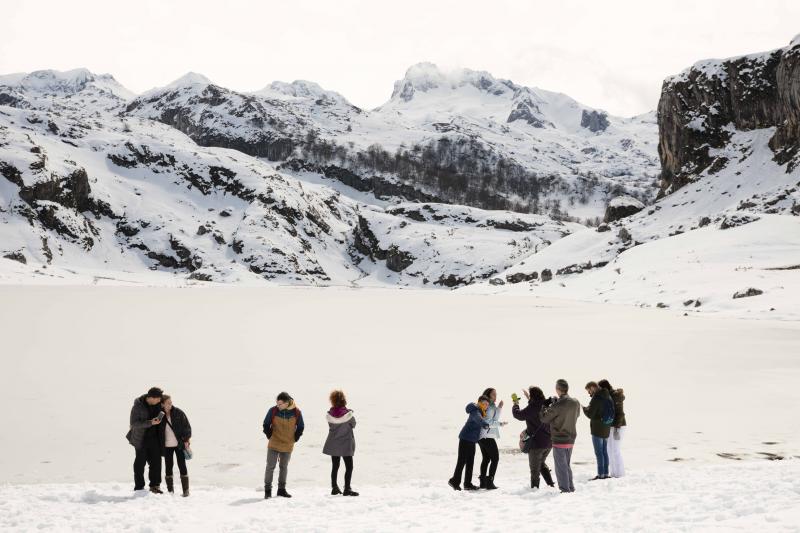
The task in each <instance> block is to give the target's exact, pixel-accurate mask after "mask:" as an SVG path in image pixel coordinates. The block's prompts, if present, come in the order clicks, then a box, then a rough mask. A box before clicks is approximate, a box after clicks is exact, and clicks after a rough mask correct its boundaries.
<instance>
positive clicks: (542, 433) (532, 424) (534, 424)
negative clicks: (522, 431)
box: [511, 387, 555, 489]
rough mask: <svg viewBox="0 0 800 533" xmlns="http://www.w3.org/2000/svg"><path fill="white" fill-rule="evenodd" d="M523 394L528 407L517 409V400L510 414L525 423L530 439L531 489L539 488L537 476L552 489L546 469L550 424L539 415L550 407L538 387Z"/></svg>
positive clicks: (551, 482)
mask: <svg viewBox="0 0 800 533" xmlns="http://www.w3.org/2000/svg"><path fill="white" fill-rule="evenodd" d="M522 392H523V394H525V397H526V398H527V399H528V405H527V407H525V408H524V409H520V407H519V399H517V401H515V402H514V406H513V407H512V408H511V414H512V415H514V418H516V419H517V420H524V421H525V428H526V431H527V433H528V438H529V439H531V446H530V451H529V452H528V465H529V466H530V469H531V488H532V489H538V488H539V475H540V473H541V476H542V477H543V478H544V482H545V483H547V485H548V486H549V487H554V486H555V484H554V483H553V476H552V475H551V473H550V469H549V468H548V467H547V463H546V462H545V461H546V460H547V456H548V455H550V450H551V449H552V447H553V444H552V442H551V440H550V424H545V423H544V422H542V419H541V414H542V409H544V407H545V405H550V403H551V402H548V401H547V400H546V399H545V397H544V392H542V389H540V388H539V387H530V388H529V389H528V390H523V391H522Z"/></svg>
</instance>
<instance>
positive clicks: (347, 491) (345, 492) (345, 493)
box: [344, 487, 358, 496]
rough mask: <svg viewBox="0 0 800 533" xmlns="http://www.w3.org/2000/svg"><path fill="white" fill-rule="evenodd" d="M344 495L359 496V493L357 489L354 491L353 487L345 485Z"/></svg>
mask: <svg viewBox="0 0 800 533" xmlns="http://www.w3.org/2000/svg"><path fill="white" fill-rule="evenodd" d="M344 495H345V496H358V493H357V492H356V491H354V490H353V489H351V488H350V487H345V488H344Z"/></svg>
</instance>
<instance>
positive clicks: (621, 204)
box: [603, 195, 644, 223]
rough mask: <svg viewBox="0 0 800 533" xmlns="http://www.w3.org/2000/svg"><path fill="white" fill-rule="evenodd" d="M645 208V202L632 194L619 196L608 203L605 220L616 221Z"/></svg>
mask: <svg viewBox="0 0 800 533" xmlns="http://www.w3.org/2000/svg"><path fill="white" fill-rule="evenodd" d="M642 209H644V204H643V203H642V202H640V201H639V200H637V199H636V198H633V197H631V196H626V195H623V196H617V197H616V198H614V199H613V200H611V201H610V202H609V203H608V207H607V208H606V214H605V216H604V217H603V222H606V223H608V222H614V221H617V220H619V219H621V218H625V217H629V216H631V215H635V214H636V213H638V212H639V211H641V210H642Z"/></svg>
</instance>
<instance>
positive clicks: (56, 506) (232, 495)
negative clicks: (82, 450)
mask: <svg viewBox="0 0 800 533" xmlns="http://www.w3.org/2000/svg"><path fill="white" fill-rule="evenodd" d="M518 466H520V467H521V466H522V465H521V464H520V465H518ZM578 471H579V472H582V469H579V470H578ZM519 474H520V468H518V469H517V470H516V472H514V473H513V474H510V475H509V476H507V478H506V482H505V485H504V486H503V487H501V489H500V490H497V491H494V492H492V493H486V492H481V493H478V494H470V493H465V492H458V493H457V492H453V491H452V490H451V489H450V488H449V487H446V486H443V485H442V483H438V482H435V481H420V480H413V481H409V480H407V479H405V478H403V479H399V480H398V479H392V480H387V481H386V482H385V483H381V484H380V485H376V486H371V487H369V489H368V490H366V491H364V490H362V495H361V496H360V497H358V498H342V497H340V496H330V495H326V493H325V491H324V490H321V489H316V488H310V487H303V488H299V489H297V490H294V491H293V492H294V493H293V496H294V497H293V498H292V499H291V500H288V501H287V500H283V499H277V500H271V501H268V502H265V501H264V500H263V499H262V495H261V494H260V493H258V492H256V491H255V490H253V489H248V488H241V487H238V488H228V487H225V488H220V487H210V486H204V487H201V488H198V489H195V490H194V491H193V493H192V496H191V497H190V498H189V499H183V498H180V497H177V496H176V497H168V496H154V495H134V494H133V493H132V492H131V491H130V487H128V486H127V485H125V484H120V483H101V484H89V483H82V484H74V485H12V486H4V487H0V517H1V518H0V528H8V529H9V530H21V531H24V530H31V531H34V530H35V531H41V530H44V531H70V530H72V531H143V532H150V531H153V532H157V531H186V532H196V531H512V530H519V531H540V530H541V531H545V530H550V531H566V532H571V531H598V530H604V531H645V532H654V531H718V532H719V531H742V532H754V531H770V532H784V531H785V532H791V531H798V530H800V526H798V521H800V508H799V507H800V505H798V503H797V502H798V496H800V461H797V460H795V461H783V462H777V461H776V462H769V463H767V462H763V461H762V462H759V463H755V462H749V463H736V464H735V465H733V466H730V465H728V466H725V465H714V466H707V465H704V466H701V467H696V466H693V465H680V466H673V467H659V468H657V469H653V470H649V471H647V472H635V473H633V474H631V475H630V476H629V477H627V478H625V479H621V480H615V481H613V482H608V483H596V482H595V483H589V482H578V484H577V486H576V488H577V492H575V493H574V494H569V495H563V496H562V495H559V494H557V493H556V491H555V490H552V489H546V490H542V491H540V492H533V491H531V490H529V489H526V488H524V484H525V481H526V480H525V479H524V476H522V475H519Z"/></svg>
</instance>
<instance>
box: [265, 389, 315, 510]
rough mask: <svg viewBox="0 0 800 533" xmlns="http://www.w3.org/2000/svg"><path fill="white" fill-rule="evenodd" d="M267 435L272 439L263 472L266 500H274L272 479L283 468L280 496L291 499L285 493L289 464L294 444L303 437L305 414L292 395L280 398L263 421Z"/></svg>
mask: <svg viewBox="0 0 800 533" xmlns="http://www.w3.org/2000/svg"><path fill="white" fill-rule="evenodd" d="M263 426H264V434H265V435H266V436H267V439H269V441H268V444H267V468H266V471H265V472H264V499H269V498H271V497H272V477H273V474H274V473H275V465H276V464H280V471H279V473H278V496H281V497H283V498H291V497H292V496H291V494H289V493H288V492H286V477H287V475H288V471H289V460H290V459H291V457H292V450H294V444H295V442H297V441H298V440H300V437H301V436H302V435H303V430H304V429H305V425H304V424H303V414H302V413H301V412H300V409H298V408H297V405H295V403H294V399H293V398H292V397H291V396H289V393H287V392H282V393H280V394H278V398H277V399H276V402H275V405H274V406H273V407H270V408H269V410H268V411H267V416H266V417H264V425H263Z"/></svg>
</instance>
